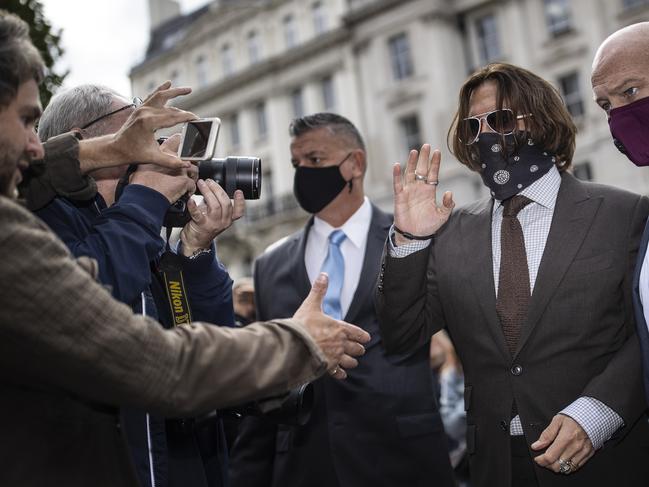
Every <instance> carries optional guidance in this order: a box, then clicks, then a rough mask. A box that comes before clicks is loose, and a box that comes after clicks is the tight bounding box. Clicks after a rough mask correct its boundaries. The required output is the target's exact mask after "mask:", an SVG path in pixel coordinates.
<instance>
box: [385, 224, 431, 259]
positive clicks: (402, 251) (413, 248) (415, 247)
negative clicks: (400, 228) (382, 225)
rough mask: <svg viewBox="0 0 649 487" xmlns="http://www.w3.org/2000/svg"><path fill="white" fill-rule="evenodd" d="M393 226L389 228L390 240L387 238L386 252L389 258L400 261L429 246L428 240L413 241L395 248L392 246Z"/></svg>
mask: <svg viewBox="0 0 649 487" xmlns="http://www.w3.org/2000/svg"><path fill="white" fill-rule="evenodd" d="M394 233H395V230H394V225H392V226H391V227H390V233H389V235H390V238H388V251H389V252H390V257H395V258H397V259H402V258H403V257H408V256H409V255H410V254H414V253H415V252H418V251H420V250H423V249H425V248H427V247H428V246H429V245H430V242H431V241H430V240H413V241H412V242H411V243H408V244H405V245H400V246H398V247H397V246H396V245H395V244H394Z"/></svg>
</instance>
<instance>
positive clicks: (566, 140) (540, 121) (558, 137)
mask: <svg viewBox="0 0 649 487" xmlns="http://www.w3.org/2000/svg"><path fill="white" fill-rule="evenodd" d="M486 82H493V83H495V85H496V91H497V96H496V108H497V109H502V108H509V109H511V110H512V111H513V112H514V115H522V114H530V113H531V114H532V116H530V117H525V118H524V119H523V122H524V124H525V130H526V131H527V132H529V133H530V134H531V136H532V138H533V139H534V141H535V142H536V143H537V144H538V145H540V146H541V147H543V148H544V149H546V150H547V151H548V152H549V153H551V154H554V155H556V157H557V161H556V166H557V168H558V169H559V171H565V170H566V169H568V168H570V166H571V165H572V156H573V154H574V152H575V136H576V134H577V127H576V126H575V124H574V122H573V121H572V117H571V116H570V113H569V112H568V110H567V109H566V107H565V105H564V103H563V99H562V98H561V95H560V94H559V92H558V91H557V90H556V88H554V87H553V86H552V85H551V84H550V83H548V82H547V81H545V80H544V79H543V78H540V77H539V76H537V75H535V74H534V73H532V72H531V71H528V70H527V69H523V68H520V67H518V66H514V65H512V64H506V63H494V64H488V65H486V66H485V67H483V68H481V69H480V70H478V71H476V72H475V73H473V74H472V75H471V76H470V77H469V79H467V80H466V81H465V82H464V84H463V85H462V88H461V89H460V95H459V101H458V109H457V113H456V114H455V118H454V119H453V123H452V124H451V127H450V128H449V130H448V134H447V138H446V143H447V145H448V148H449V150H450V151H451V153H452V154H453V155H454V156H455V157H456V158H457V159H458V160H459V161H460V162H461V163H462V164H464V165H465V166H467V167H469V168H470V169H471V170H473V171H480V169H481V168H480V162H479V160H478V159H477V158H476V152H477V148H476V147H475V144H473V145H467V144H465V143H464V142H463V141H467V140H470V139H471V137H470V135H469V134H466V133H463V124H459V123H458V121H460V120H462V119H464V118H466V117H468V116H469V104H470V103H469V102H470V100H471V95H472V94H473V92H474V91H476V90H477V89H478V87H480V86H481V85H483V84H484V83H486Z"/></svg>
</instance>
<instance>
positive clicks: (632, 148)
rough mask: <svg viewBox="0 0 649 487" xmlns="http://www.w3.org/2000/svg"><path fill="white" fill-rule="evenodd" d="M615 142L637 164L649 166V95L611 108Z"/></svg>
mask: <svg viewBox="0 0 649 487" xmlns="http://www.w3.org/2000/svg"><path fill="white" fill-rule="evenodd" d="M608 126H609V127H610V129H611V134H612V135H613V143H614V144H615V147H617V148H618V149H619V151H620V152H621V153H622V154H624V155H625V156H627V157H628V158H629V160H630V161H631V162H633V163H634V164H635V165H636V166H649V97H646V98H642V99H640V100H638V101H634V102H633V103H630V104H628V105H625V106H623V107H620V108H614V109H613V110H611V113H610V114H609V118H608Z"/></svg>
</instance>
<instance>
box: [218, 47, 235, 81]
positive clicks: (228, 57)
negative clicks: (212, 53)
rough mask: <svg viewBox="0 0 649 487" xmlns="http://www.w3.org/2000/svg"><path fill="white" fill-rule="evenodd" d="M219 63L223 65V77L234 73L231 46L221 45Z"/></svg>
mask: <svg viewBox="0 0 649 487" xmlns="http://www.w3.org/2000/svg"><path fill="white" fill-rule="evenodd" d="M221 63H222V65H223V75H224V76H230V75H231V74H232V73H234V56H233V55H232V46H231V45H230V44H223V47H222V48H221Z"/></svg>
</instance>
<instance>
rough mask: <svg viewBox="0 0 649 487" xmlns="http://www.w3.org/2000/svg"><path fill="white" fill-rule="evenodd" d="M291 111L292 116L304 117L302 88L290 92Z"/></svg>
mask: <svg viewBox="0 0 649 487" xmlns="http://www.w3.org/2000/svg"><path fill="white" fill-rule="evenodd" d="M291 109H292V110H293V116H294V117H295V118H299V117H302V116H304V113H305V112H304V97H303V96H302V88H296V89H295V90H293V91H291Z"/></svg>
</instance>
